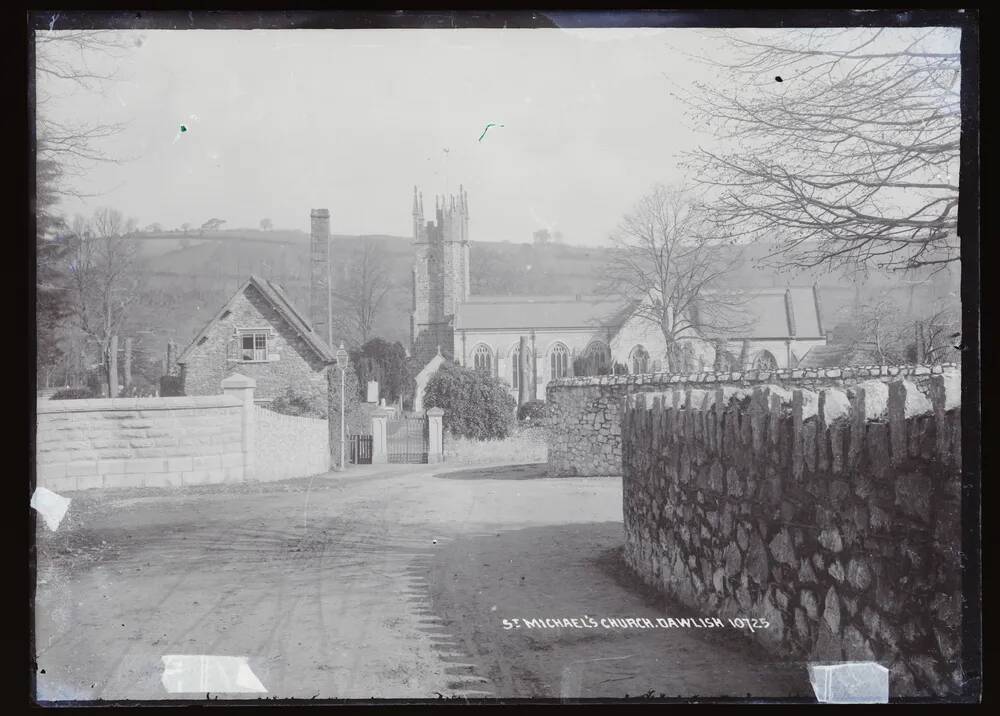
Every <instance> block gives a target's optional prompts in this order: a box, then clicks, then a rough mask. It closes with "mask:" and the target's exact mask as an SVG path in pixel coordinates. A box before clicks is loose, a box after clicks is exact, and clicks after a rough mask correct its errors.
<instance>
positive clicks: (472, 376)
mask: <svg viewBox="0 0 1000 716" xmlns="http://www.w3.org/2000/svg"><path fill="white" fill-rule="evenodd" d="M424 405H425V406H427V407H428V408H435V407H436V408H441V409H442V410H444V416H443V418H442V420H443V426H444V428H445V429H446V430H447V431H448V432H450V433H451V434H452V435H458V436H462V437H466V438H471V439H474V440H499V439H502V438H505V437H507V436H508V435H509V434H510V431H511V428H512V427H513V426H514V421H515V411H516V408H517V403H516V401H515V400H514V398H513V397H511V395H510V394H509V393H508V392H507V385H506V384H505V383H504V382H503V381H502V380H501V379H500V378H497V377H496V376H494V375H492V374H490V373H487V372H485V371H479V370H472V369H469V368H463V367H461V366H457V365H454V364H452V363H442V364H441V367H440V368H439V369H438V370H437V372H436V373H434V375H432V376H431V377H430V379H429V380H428V381H427V386H426V387H425V388H424Z"/></svg>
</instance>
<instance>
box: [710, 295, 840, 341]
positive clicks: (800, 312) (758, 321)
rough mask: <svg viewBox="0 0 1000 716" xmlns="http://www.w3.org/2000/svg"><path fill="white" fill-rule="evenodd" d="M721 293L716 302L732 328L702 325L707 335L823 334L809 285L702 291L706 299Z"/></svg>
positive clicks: (813, 335) (724, 319) (776, 336)
mask: <svg viewBox="0 0 1000 716" xmlns="http://www.w3.org/2000/svg"><path fill="white" fill-rule="evenodd" d="M713 294H715V295H719V294H721V295H724V296H725V299H724V300H723V301H721V302H719V305H720V306H721V308H720V309H718V310H719V311H721V312H722V313H723V316H722V318H721V321H720V322H721V323H732V324H733V325H734V326H736V327H735V328H734V329H733V330H731V331H729V332H727V331H725V330H711V329H705V330H703V331H702V333H703V334H705V337H706V338H721V337H723V336H725V337H728V338H794V337H798V338H822V337H823V332H822V329H821V326H822V324H821V321H820V318H819V299H818V296H817V295H816V293H815V289H814V288H812V287H809V286H789V287H788V288H750V289H745V290H737V291H732V292H729V291H725V292H723V291H705V292H704V294H703V295H704V298H703V300H704V301H705V302H706V303H708V302H711V300H712V298H711V297H712V295H713Z"/></svg>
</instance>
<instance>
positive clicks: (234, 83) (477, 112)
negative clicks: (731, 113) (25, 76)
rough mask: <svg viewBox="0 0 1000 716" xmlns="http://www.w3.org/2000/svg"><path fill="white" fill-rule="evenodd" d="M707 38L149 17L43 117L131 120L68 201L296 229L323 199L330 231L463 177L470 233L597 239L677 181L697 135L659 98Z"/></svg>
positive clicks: (173, 222)
mask: <svg viewBox="0 0 1000 716" xmlns="http://www.w3.org/2000/svg"><path fill="white" fill-rule="evenodd" d="M139 38H140V34H139V33H136V34H135V39H137V40H138V39H139ZM706 42H709V40H708V39H707V38H706V37H705V35H704V34H703V33H699V31H697V30H686V29H624V30H620V29H596V30H559V29H551V30H550V29H538V30H487V29H458V30H252V31H207V30H205V31H201V30H178V31H143V32H142V33H141V44H139V43H134V44H135V46H134V47H133V48H130V49H129V50H128V52H126V53H125V54H123V55H122V56H121V58H120V60H118V61H117V62H118V65H119V66H118V79H117V81H115V82H113V83H109V84H107V85H106V88H105V90H104V92H103V94H101V93H97V92H89V93H88V92H85V91H76V92H73V93H72V94H69V93H67V90H66V88H65V87H43V88H41V89H42V90H43V91H47V90H52V91H53V92H56V93H57V94H58V95H59V96H58V97H57V99H55V100H53V101H51V102H50V103H48V104H47V111H50V112H52V113H53V117H54V118H56V119H61V120H65V119H67V118H72V119H73V120H79V121H84V122H98V121H109V122H111V121H113V122H125V123H127V125H126V129H125V130H124V132H123V133H122V134H120V135H119V136H117V137H115V138H114V140H113V141H112V142H109V143H108V144H107V147H106V148H107V150H108V151H109V153H111V154H113V155H115V156H118V157H120V158H122V159H123V160H124V161H122V162H121V163H119V164H106V165H99V166H96V167H94V169H93V171H92V172H90V173H89V174H88V176H87V178H86V184H85V186H84V188H85V189H86V190H87V191H88V192H97V193H99V194H100V195H99V196H97V197H93V198H88V199H86V200H79V201H73V202H72V203H68V204H67V205H66V206H65V207H64V208H65V210H66V211H67V212H68V213H70V214H72V213H75V212H82V213H89V212H90V211H91V210H92V209H93V208H95V207H96V206H100V205H109V206H114V207H116V208H119V209H121V210H122V211H123V212H124V213H125V214H126V215H129V216H134V217H136V218H137V219H138V220H139V222H140V226H145V225H147V224H149V223H152V222H159V223H161V224H162V225H163V226H164V227H165V228H174V227H178V226H180V225H181V224H183V223H185V222H189V223H191V224H192V225H195V226H198V225H200V224H202V223H203V222H205V221H206V220H207V219H209V218H212V217H218V218H221V219H225V220H226V226H227V227H256V226H257V225H258V223H259V222H260V220H261V219H262V218H265V217H267V218H270V219H271V220H272V221H273V223H274V226H275V227H276V228H289V229H296V228H297V229H303V230H308V226H309V210H310V209H311V208H320V207H326V208H329V209H330V210H331V212H332V220H331V229H332V231H334V232H335V233H348V234H358V233H390V234H397V235H403V236H409V235H410V234H411V217H410V208H411V202H412V194H413V186H414V185H415V184H416V185H419V186H420V187H421V189H422V190H423V192H424V195H425V198H424V206H425V210H426V212H427V213H428V214H431V213H432V211H433V205H434V199H433V197H434V195H435V194H436V193H448V192H456V191H457V189H458V186H459V184H464V186H465V188H466V191H467V192H468V195H469V204H470V214H471V220H470V232H471V235H472V238H473V240H476V239H480V240H490V241H502V240H509V241H530V240H531V235H532V232H533V231H535V230H537V229H539V228H548V229H550V230H553V231H561V232H562V233H563V235H564V237H565V240H566V241H567V242H571V243H576V244H597V243H601V242H603V241H605V240H606V237H607V235H608V234H609V232H611V231H612V230H613V229H614V227H615V225H616V224H617V223H618V221H619V219H620V218H621V216H622V214H623V213H624V212H625V211H627V210H628V209H629V208H630V207H631V206H632V204H633V203H634V202H635V201H636V200H637V199H638V198H639V197H640V196H641V194H642V193H643V192H644V191H645V190H647V189H648V188H649V187H650V186H651V185H652V184H654V183H655V182H660V181H662V182H665V183H669V182H671V181H673V180H676V179H678V178H679V177H680V175H679V173H678V169H677V168H676V166H677V154H678V152H679V151H681V150H684V149H688V148H692V147H693V146H694V145H695V144H696V143H698V142H702V143H704V142H706V141H710V140H709V138H707V137H706V136H705V135H703V134H695V133H693V132H692V131H690V130H689V129H688V128H686V126H685V123H684V121H683V118H682V108H681V107H680V106H679V105H678V104H677V102H676V101H675V100H672V99H671V97H670V90H671V82H673V83H677V84H678V85H684V84H687V83H689V82H691V81H692V80H694V79H696V78H698V79H702V78H705V76H706V72H705V68H704V67H703V66H701V65H698V64H696V63H694V62H693V61H691V60H690V59H688V58H686V57H685V56H684V53H685V52H708V53H709V54H712V53H720V52H725V47H724V46H721V45H720V46H719V47H711V46H706V45H705V43H706ZM489 124H493V125H494V126H493V127H490V128H489V130H487V131H486V134H485V136H482V135H483V132H484V130H485V129H486V127H487V125H489ZM181 125H184V126H185V127H186V128H187V131H186V132H181V131H180V127H181ZM500 125H502V126H500ZM481 137H482V138H481ZM480 138H481V139H480Z"/></svg>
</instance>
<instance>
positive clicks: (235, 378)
mask: <svg viewBox="0 0 1000 716" xmlns="http://www.w3.org/2000/svg"><path fill="white" fill-rule="evenodd" d="M222 387H223V388H256V387H257V381H256V380H254V379H253V378H250V377H248V376H245V375H243V374H242V373H233V374H232V375H231V376H229V377H228V378H223V380H222Z"/></svg>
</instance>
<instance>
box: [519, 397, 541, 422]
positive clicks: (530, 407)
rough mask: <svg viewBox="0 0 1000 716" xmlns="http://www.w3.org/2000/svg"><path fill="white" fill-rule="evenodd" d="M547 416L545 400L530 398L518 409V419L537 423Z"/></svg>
mask: <svg viewBox="0 0 1000 716" xmlns="http://www.w3.org/2000/svg"><path fill="white" fill-rule="evenodd" d="M544 417H545V402H544V401H542V400H529V401H528V402H527V403H525V404H524V405H522V406H521V407H520V408H518V409H517V419H518V420H526V421H528V422H531V423H537V422H538V421H539V420H541V419H542V418H544Z"/></svg>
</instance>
